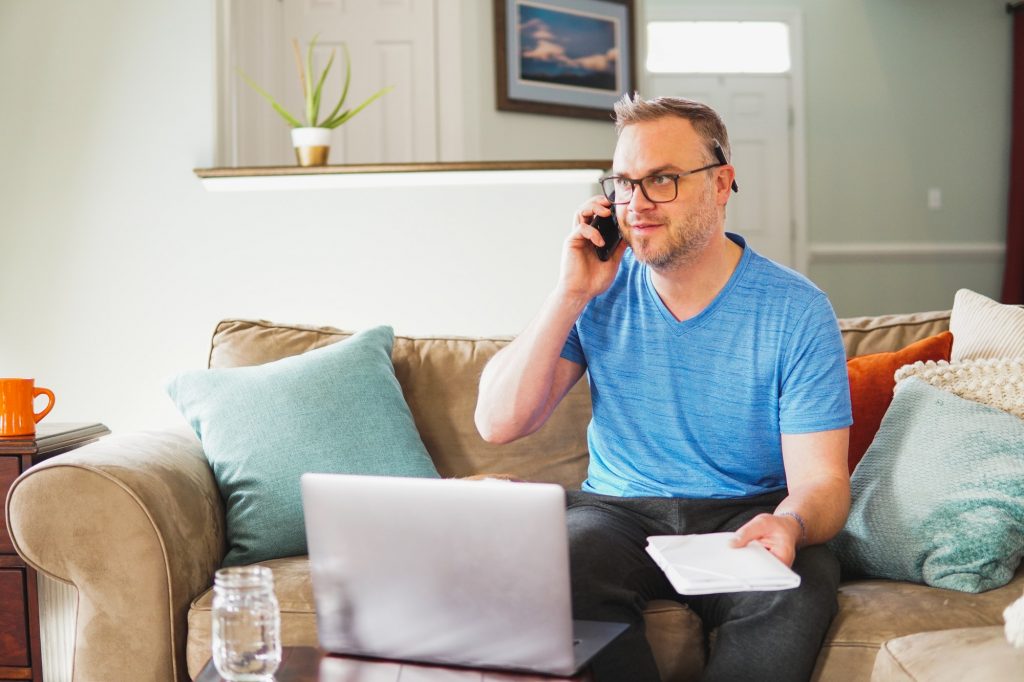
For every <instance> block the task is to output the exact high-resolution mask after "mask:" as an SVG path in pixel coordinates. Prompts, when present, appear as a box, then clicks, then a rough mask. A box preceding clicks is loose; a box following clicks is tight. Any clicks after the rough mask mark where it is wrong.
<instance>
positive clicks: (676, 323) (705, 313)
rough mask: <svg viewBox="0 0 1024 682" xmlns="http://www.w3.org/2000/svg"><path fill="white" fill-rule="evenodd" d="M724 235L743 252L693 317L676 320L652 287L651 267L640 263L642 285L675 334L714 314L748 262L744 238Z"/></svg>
mask: <svg viewBox="0 0 1024 682" xmlns="http://www.w3.org/2000/svg"><path fill="white" fill-rule="evenodd" d="M725 236H726V237H728V238H729V239H730V240H732V242H733V243H734V244H736V245H737V246H739V247H740V248H742V249H743V253H742V254H741V255H740V261H739V263H737V264H736V268H735V269H733V271H732V274H731V275H730V276H729V280H728V281H727V282H726V283H725V286H724V287H722V290H721V291H719V292H718V293H717V294H715V297H714V298H713V299H712V300H711V303H709V304H708V305H707V306H705V307H704V310H702V311H700V312H699V313H697V314H696V315H694V316H693V317H691V318H689V319H686V320H677V319H676V316H675V315H673V314H672V311H671V310H669V309H668V306H666V305H665V302H664V301H662V300H661V296H660V295H658V290H657V289H655V288H654V281H653V280H652V279H651V268H650V267H648V266H647V264H645V263H641V267H642V268H643V278H644V287H645V288H646V289H647V295H648V296H650V297H651V301H652V302H653V303H654V305H655V306H656V307H657V308H658V312H660V313H661V316H662V318H663V319H664V320H665V322H666V323H667V324H668V325H669V327H670V328H671V329H672V330H673V331H674V332H675V333H676V335H681V334H685V333H686V332H688V331H690V330H693V329H697V328H699V327H701V326H703V325H704V323H705V322H707V321H708V320H709V319H711V316H712V315H714V314H715V311H716V310H717V309H718V308H719V307H721V305H722V302H723V301H724V300H725V298H726V297H727V296H728V295H729V292H730V291H732V288H733V287H734V286H735V285H736V282H738V281H739V278H740V277H741V276H742V274H743V271H744V270H745V269H746V267H747V263H748V262H750V248H749V247H748V246H747V242H746V240H745V239H744V238H743V237H741V236H740V235H738V234H733V233H731V232H726V233H725Z"/></svg>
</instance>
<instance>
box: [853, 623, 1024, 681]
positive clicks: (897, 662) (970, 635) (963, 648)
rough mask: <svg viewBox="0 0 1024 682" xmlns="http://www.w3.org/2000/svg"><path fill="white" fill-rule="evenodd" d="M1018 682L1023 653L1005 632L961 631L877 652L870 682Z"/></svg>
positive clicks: (895, 643) (891, 644) (912, 638)
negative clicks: (970, 681)
mask: <svg viewBox="0 0 1024 682" xmlns="http://www.w3.org/2000/svg"><path fill="white" fill-rule="evenodd" d="M965 680H985V682H1020V680H1024V649H1014V648H1013V647H1012V646H1010V644H1009V642H1007V641H1006V635H1005V634H1004V632H1003V628H1001V627H999V626H991V627H986V628H959V629H953V630H943V631H941V632H922V633H920V634H916V635H908V636H906V637H899V638H897V639H891V640H889V641H888V642H886V643H885V645H884V646H883V647H882V649H881V650H880V651H879V652H878V658H877V659H876V660H875V667H874V671H873V672H872V675H871V682H964V681H965Z"/></svg>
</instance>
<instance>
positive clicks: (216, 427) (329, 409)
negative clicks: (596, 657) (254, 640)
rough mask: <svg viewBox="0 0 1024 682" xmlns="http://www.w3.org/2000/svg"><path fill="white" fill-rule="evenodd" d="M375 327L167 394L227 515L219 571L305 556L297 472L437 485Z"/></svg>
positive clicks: (203, 374) (389, 339)
mask: <svg viewBox="0 0 1024 682" xmlns="http://www.w3.org/2000/svg"><path fill="white" fill-rule="evenodd" d="M393 344H394V332H393V331H392V330H391V328H390V327H377V328H374V329H369V330H367V331H364V332H361V333H359V334H356V335H354V336H352V337H350V338H348V339H346V340H344V341H340V342H338V343H335V344H332V345H330V346H326V347H324V348H318V349H316V350H312V351H309V352H307V353H304V354H302V355H297V356H294V357H289V358H284V359H283V360H278V361H276V362H271V363H267V364H265V365H259V366H256V367H236V368H230V369H210V370H195V371H188V372H184V373H181V374H179V375H177V376H175V377H174V378H172V379H171V380H170V381H168V383H167V392H168V393H169V394H170V396H171V399H172V400H173V401H174V403H175V404H176V405H177V406H178V410H180V411H181V413H182V414H183V415H184V416H185V418H186V419H187V420H188V422H189V423H190V424H191V426H192V428H193V429H194V430H195V432H196V435H197V436H199V439H200V440H201V441H202V444H203V450H204V451H205V453H206V457H207V459H208V460H209V461H210V466H211V467H212V469H213V475H214V477H215V478H216V479H217V485H218V486H219V488H220V494H221V497H222V498H223V499H224V502H225V506H226V509H227V537H228V553H227V556H226V557H225V559H224V565H225V566H237V565H242V564H250V563H253V562H257V561H263V560H266V559H272V558H276V557H282V556H293V555H297V554H305V553H306V533H305V529H304V527H303V516H302V499H301V494H300V488H299V477H300V476H301V475H302V474H303V473H306V472H320V473H347V474H369V475H382V476H418V477H435V478H436V477H437V476H438V473H437V470H436V469H435V468H434V465H433V463H432V462H431V459H430V455H429V454H428V453H427V450H426V448H425V447H424V446H423V441H422V440H420V437H419V434H418V433H417V431H416V426H415V424H414V423H413V419H412V414H411V413H410V412H409V406H408V405H407V404H406V402H405V399H404V398H403V396H402V389H401V387H400V386H399V384H398V380H397V379H396V378H395V370H394V367H393V366H392V364H391V348H392V345H393Z"/></svg>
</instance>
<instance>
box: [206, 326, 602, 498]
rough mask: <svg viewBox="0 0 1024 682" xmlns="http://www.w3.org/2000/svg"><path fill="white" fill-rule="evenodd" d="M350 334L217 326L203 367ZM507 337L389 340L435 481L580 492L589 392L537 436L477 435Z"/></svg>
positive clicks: (578, 391) (570, 399)
mask: <svg viewBox="0 0 1024 682" xmlns="http://www.w3.org/2000/svg"><path fill="white" fill-rule="evenodd" d="M351 335H352V332H349V331H343V330H340V329H335V328H333V327H308V326H302V325H283V324H275V323H272V322H266V321H262V320H224V321H222V322H220V323H219V324H218V325H217V328H216V329H215V330H214V333H213V341H212V344H211V348H210V359H209V366H210V367H211V368H217V367H243V366H250V365H260V364H263V363H266V362H271V361H273V360H278V359H280V358H284V357H288V356H291V355H297V354H299V353H304V352H306V351H308V350H312V349H314V348H321V347H323V346H327V345H330V344H332V343H337V342H338V341H341V340H342V339H345V338H348V337H349V336H351ZM508 342H509V339H508V338H494V339H471V338H460V337H445V338H432V337H408V336H396V337H395V345H394V350H393V352H392V356H391V359H392V362H393V363H394V365H395V375H396V376H397V377H398V382H399V383H400V384H401V386H402V392H403V394H404V395H405V400H406V402H407V403H408V404H409V409H410V410H411V411H412V415H413V419H414V421H415V422H416V428H417V429H418V430H419V433H420V437H421V438H422V439H423V444H424V445H425V446H426V447H427V451H428V452H429V453H430V456H431V458H432V459H433V460H434V465H435V466H436V467H437V470H438V471H439V472H440V474H441V475H442V476H469V475H474V474H510V475H512V476H513V477H515V478H521V479H524V480H529V481H544V482H550V483H558V484H560V485H562V486H565V487H567V488H579V485H580V483H581V482H582V481H583V479H584V478H585V477H586V471H587V462H588V459H589V458H588V454H587V424H588V423H589V421H590V392H589V388H588V386H587V383H586V382H585V381H581V382H579V383H578V384H577V385H576V386H575V387H574V388H573V389H572V390H571V391H570V392H569V394H568V395H567V396H566V397H565V399H564V400H563V401H562V403H561V404H560V405H559V406H558V408H557V409H556V410H555V412H554V413H553V414H552V415H551V418H550V419H549V420H548V422H547V423H546V424H545V425H544V426H543V428H541V429H540V430H539V431H537V432H536V433H534V434H532V435H530V436H527V437H526V438H522V439H520V440H518V441H516V442H514V443H510V444H507V445H493V444H491V443H487V442H486V441H484V440H483V439H482V438H481V437H480V435H479V434H478V433H477V431H476V426H475V425H474V422H473V412H474V410H475V409H476V397H477V386H478V384H479V381H480V374H481V372H483V368H484V366H485V365H486V364H487V362H488V361H489V360H490V359H491V358H492V357H493V356H494V354H495V353H497V352H498V350H500V349H501V348H502V347H503V346H505V345H506V344H507V343H508Z"/></svg>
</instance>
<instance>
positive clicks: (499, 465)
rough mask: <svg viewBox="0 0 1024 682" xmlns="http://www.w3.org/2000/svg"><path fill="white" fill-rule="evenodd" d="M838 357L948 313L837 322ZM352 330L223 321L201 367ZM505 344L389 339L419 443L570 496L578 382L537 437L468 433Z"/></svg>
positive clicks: (247, 359) (577, 455)
mask: <svg viewBox="0 0 1024 682" xmlns="http://www.w3.org/2000/svg"><path fill="white" fill-rule="evenodd" d="M839 327H840V329H841V330H842V333H843V344H844V346H845V348H846V355H847V357H853V356H855V355H864V354H867V353H879V352H884V351H894V350H899V349H900V348H903V347H904V346H906V345H908V344H910V343H913V342H914V341H917V340H919V339H923V338H925V337H928V336H934V335H935V334H938V333H939V332H942V331H945V330H947V329H948V328H949V312H948V311H946V312H931V313H913V314H908V315H885V316H881V317H858V318H848V319H842V320H840V321H839ZM351 335H352V332H351V331H344V330H341V329H335V328H333V327H311V326H304V325H293V324H276V323H273V322H267V321H265V320H234V319H232V320H224V321H222V322H220V323H219V324H218V325H217V327H216V329H215V330H214V333H213V339H212V343H211V345H210V358H209V366H210V367H211V368H216V367H243V366H249V365H260V364H263V363H266V362H271V361H273V360H279V359H281V358H284V357H288V356H291V355H298V354H299V353H304V352H306V351H308V350H312V349H314V348H321V347H323V346H326V345H329V344H332V343H337V342H338V341H340V340H342V339H345V338H348V337H349V336H351ZM509 340H510V339H509V338H508V337H497V338H489V339H485V338H463V337H411V336H396V337H395V345H394V351H393V352H392V357H391V359H392V361H393V362H394V365H395V375H396V376H397V377H398V381H399V383H400V384H401V386H402V392H403V394H404V395H405V400H406V402H408V404H409V409H410V410H411V411H412V415H413V419H414V420H415V422H416V428H417V429H418V430H419V433H420V437H421V438H422V439H423V444H424V445H426V447H427V451H428V452H429V453H430V456H431V457H432V458H433V460H434V465H435V466H436V467H437V470H438V471H439V472H440V473H441V475H442V476H470V475H474V474H510V475H512V476H514V477H516V478H521V479H524V480H529V481H544V482H550V483H558V484H560V485H563V486H565V487H567V488H578V487H579V485H580V483H581V482H582V481H583V479H584V478H586V473H587V463H588V459H589V456H588V453H587V424H588V423H589V422H590V390H589V386H588V385H587V382H586V381H580V382H579V383H577V384H576V386H575V387H573V389H572V390H571V391H570V392H569V394H568V395H567V396H566V397H565V399H564V400H563V401H562V403H561V404H560V405H559V406H558V408H557V409H556V410H555V412H554V413H553V414H552V415H551V418H550V419H549V420H548V422H547V423H546V424H545V425H544V426H543V428H541V429H540V430H539V431H537V432H536V433H534V434H532V435H530V436H527V437H526V438H522V439H520V440H518V441H515V442H514V443H509V444H507V445H493V444H491V443H487V442H485V441H484V440H483V439H482V438H481V437H480V435H479V434H478V433H477V431H476V426H475V424H474V422H473V411H474V410H475V409H476V397H477V386H478V384H479V382H480V374H481V372H482V371H483V368H484V366H485V365H486V364H487V362H488V361H489V360H490V359H491V358H492V357H494V354H495V353H497V352H498V351H499V350H500V349H501V348H502V347H504V346H505V345H506V344H507V343H508V342H509Z"/></svg>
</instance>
